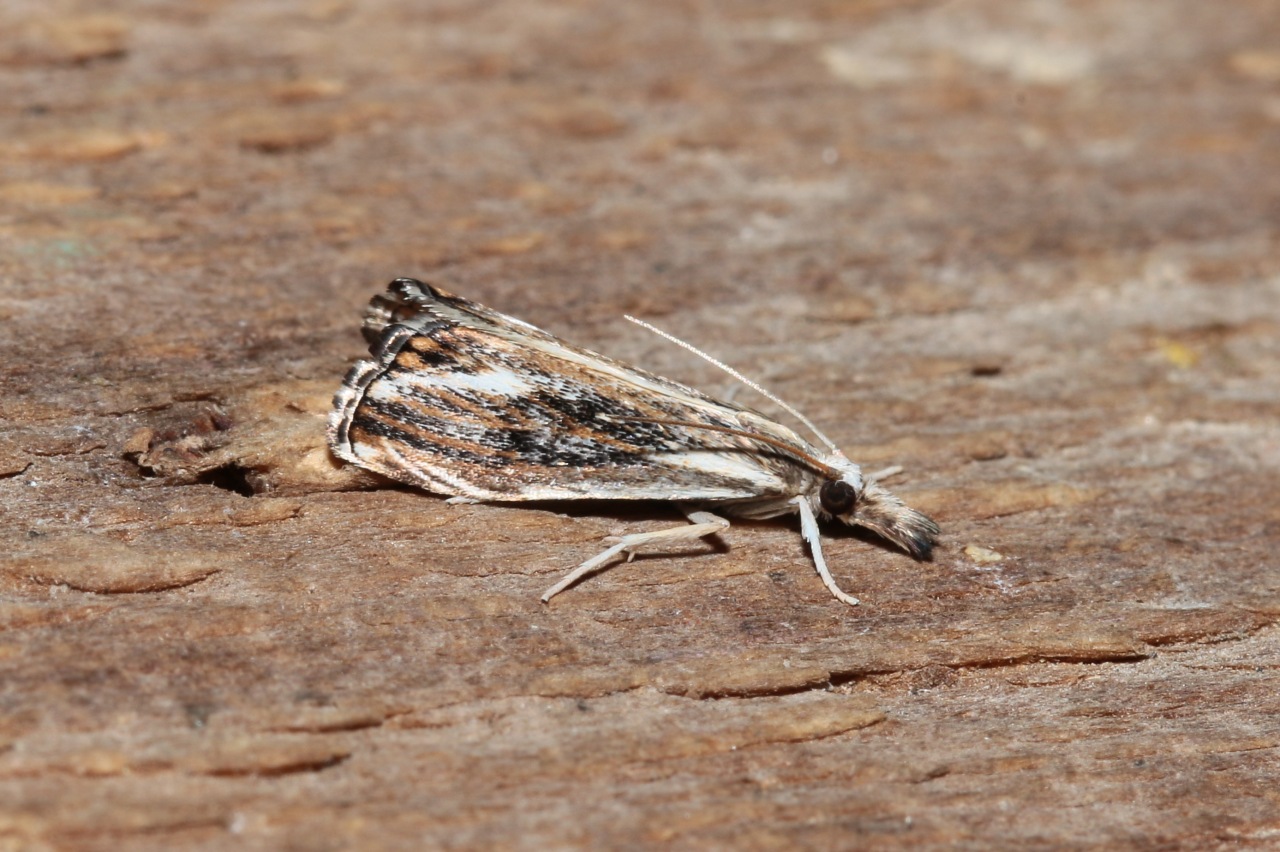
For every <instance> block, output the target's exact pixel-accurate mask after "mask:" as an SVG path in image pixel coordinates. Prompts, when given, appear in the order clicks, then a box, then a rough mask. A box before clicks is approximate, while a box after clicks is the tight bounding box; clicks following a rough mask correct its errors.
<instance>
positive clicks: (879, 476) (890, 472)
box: [867, 464, 904, 482]
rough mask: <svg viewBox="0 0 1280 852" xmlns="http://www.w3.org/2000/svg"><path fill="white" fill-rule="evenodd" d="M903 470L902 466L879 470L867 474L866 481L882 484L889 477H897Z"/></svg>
mask: <svg viewBox="0 0 1280 852" xmlns="http://www.w3.org/2000/svg"><path fill="white" fill-rule="evenodd" d="M903 470H904V468H903V467H902V465H900V464H895V465H893V466H892V467H885V468H881V469H880V470H877V471H876V472H875V473H868V474H867V479H869V480H871V481H872V482H884V481H885V480H886V479H888V478H889V477H891V476H897V475H898V474H900V473H902V471H903Z"/></svg>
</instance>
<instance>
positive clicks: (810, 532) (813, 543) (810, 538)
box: [791, 496, 859, 606]
mask: <svg viewBox="0 0 1280 852" xmlns="http://www.w3.org/2000/svg"><path fill="white" fill-rule="evenodd" d="M791 502H792V503H794V504H795V505H796V508H797V509H799V510H800V535H802V536H804V540H805V541H807V542H808V543H809V550H810V551H811V552H812V553H813V566H814V567H815V568H817V569H818V576H819V577H821V578H822V582H823V583H825V584H826V586H827V591H829V592H831V594H833V595H835V598H836V600H838V601H841V602H842V603H847V604H848V605H849V606H857V605H858V603H859V601H858V599H857V598H855V597H854V596H853V595H851V594H849V593H848V592H846V591H844V590H843V589H841V588H840V587H839V586H837V585H836V581H835V578H834V577H832V576H831V572H830V571H828V570H827V560H825V559H823V558H822V541H821V535H822V534H821V532H820V531H819V530H818V518H817V517H816V516H815V515H814V514H813V507H812V506H810V505H809V499H808V498H807V497H803V496H801V497H796V498H795V499H793V500H792V501H791Z"/></svg>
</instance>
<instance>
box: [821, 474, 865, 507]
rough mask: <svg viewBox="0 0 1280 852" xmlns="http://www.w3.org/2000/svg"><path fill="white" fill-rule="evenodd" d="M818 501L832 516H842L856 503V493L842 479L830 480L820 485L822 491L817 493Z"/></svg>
mask: <svg viewBox="0 0 1280 852" xmlns="http://www.w3.org/2000/svg"><path fill="white" fill-rule="evenodd" d="M818 500H819V501H821V503H822V508H823V509H825V510H826V511H828V512H830V513H831V514H833V515H843V514H844V513H845V512H847V511H849V510H850V509H852V508H853V504H854V503H856V502H858V492H857V491H855V490H854V488H853V486H852V485H850V484H849V483H847V482H845V481H844V480H842V479H831V480H828V481H826V482H824V483H822V489H821V490H820V491H818Z"/></svg>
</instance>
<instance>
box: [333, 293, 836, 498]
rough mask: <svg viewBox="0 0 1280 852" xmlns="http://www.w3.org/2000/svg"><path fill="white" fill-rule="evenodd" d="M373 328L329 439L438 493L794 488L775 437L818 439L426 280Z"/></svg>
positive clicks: (717, 494)
mask: <svg viewBox="0 0 1280 852" xmlns="http://www.w3.org/2000/svg"><path fill="white" fill-rule="evenodd" d="M365 335H366V337H368V338H369V339H370V340H371V342H372V346H371V353H372V355H373V358H372V360H367V361H360V362H358V363H357V364H356V365H355V366H354V367H353V368H352V370H351V371H350V373H348V375H347V378H346V380H345V381H344V382H343V387H342V389H341V390H340V391H339V393H338V395H337V397H336V398H335V400H334V411H333V413H332V414H331V416H330V423H329V441H330V446H331V447H332V449H333V451H334V453H335V454H336V455H337V456H338V457H340V458H343V459H345V460H347V461H351V462H354V463H356V464H359V465H361V466H362V467H365V468H368V469H370V470H373V471H376V472H378V473H381V474H383V475H385V476H388V477H391V478H393V479H396V480H399V481H402V482H406V483H409V484H412V485H416V486H418V487H421V488H425V489H427V490H429V491H432V492H435V493H439V494H449V495H455V496H463V497H470V498H473V499H477V500H495V501H506V500H512V501H516V500H560V499H581V498H614V499H619V498H621V499H654V500H691V501H696V500H735V499H738V500H745V499H752V498H767V497H777V496H789V495H793V494H796V493H800V491H799V489H800V488H801V487H802V486H803V485H804V484H805V483H807V482H808V481H810V480H811V477H812V474H811V472H810V471H809V470H808V469H806V468H805V466H804V465H803V464H802V463H801V462H800V461H799V460H798V457H797V455H795V454H791V453H788V452H785V451H784V450H782V449H780V447H779V446H778V445H779V444H782V445H784V446H789V447H794V448H795V453H796V454H800V455H802V456H803V455H808V456H812V455H813V454H814V453H815V450H814V449H813V448H812V447H810V446H809V445H808V444H807V443H806V442H805V441H804V440H803V439H801V438H800V437H799V436H798V435H796V434H795V433H794V432H793V431H792V430H790V429H788V428H786V427H785V426H782V425H781V424H778V423H774V422H773V421H771V420H768V419H767V418H765V417H762V416H761V415H758V414H755V413H754V412H751V411H748V410H747V409H744V408H741V407H739V406H736V405H732V404H730V403H726V402H721V401H719V400H716V399H714V398H712V397H709V396H707V395H705V394H703V393H701V392H699V391H697V390H694V389H693V388H689V387H686V386H684V385H681V384H679V383H677V382H673V381H671V380H669V379H664V378H662V377H660V376H656V375H653V374H651V373H647V372H645V371H643V370H639V369H636V368H634V367H631V366H628V365H626V364H623V363H621V362H618V361H614V360H613V359H611V358H607V357H605V356H603V355H599V354H596V353H594V352H590V351H588V350H585V349H580V348H578V347H574V346H571V345H569V344H567V343H565V342H563V341H561V340H559V339H558V338H556V337H554V336H553V335H551V334H548V333H547V332H544V331H542V330H541V329H538V328H536V327H535V326H532V325H529V324H528V323H525V322H522V321H520V320H517V319H515V318H513V317H508V316H506V315H505V314H501V313H498V312H497V311H493V310H490V309H489V308H485V307H483V306H481V305H477V304H475V303H474V302H470V301H467V300H466V299H462V298H460V297H457V296H454V295H452V294H449V293H445V292H444V291H441V290H438V289H436V288H433V287H430V286H428V285H426V284H422V283H420V282H417V281H412V280H410V279H400V280H398V281H396V282H393V283H392V285H391V287H390V288H389V289H388V291H387V293H386V294H385V295H382V296H379V297H376V298H375V299H374V300H373V302H372V303H371V304H370V307H369V310H368V312H367V313H366V318H365ZM652 420H665V421H681V422H682V423H696V424H704V425H707V426H711V427H719V428H721V429H734V430H738V431H744V430H745V431H748V432H751V433H754V434H759V435H762V436H765V437H767V438H769V439H770V440H771V443H764V442H761V441H754V440H751V439H750V438H748V437H744V436H741V435H730V434H725V433H723V432H716V431H712V430H710V429H698V428H696V427H692V426H683V425H670V424H663V423H654V422H646V421H652Z"/></svg>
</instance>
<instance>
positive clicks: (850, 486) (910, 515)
mask: <svg viewBox="0 0 1280 852" xmlns="http://www.w3.org/2000/svg"><path fill="white" fill-rule="evenodd" d="M818 506H819V507H820V508H821V510H822V512H823V513H825V514H827V515H832V516H834V517H836V518H839V519H840V520H842V521H844V522H845V523H846V524H849V525H851V526H856V527H865V528H866V529H869V530H871V531H872V532H874V533H876V534H877V535H881V536H884V537H885V538H887V539H889V541H892V542H893V543H894V544H896V545H898V546H899V547H901V548H902V549H903V550H905V551H907V552H908V553H910V554H911V555H912V556H914V557H915V558H916V559H928V558H929V554H930V553H932V552H933V545H934V543H935V542H936V541H937V538H938V534H939V532H940V530H939V529H938V525H937V524H935V523H934V522H933V521H931V520H930V519H929V518H927V517H926V516H924V515H922V514H920V513H919V512H917V511H916V510H915V509H912V508H911V507H910V506H908V505H907V504H906V503H903V502H902V501H901V500H899V499H898V498H897V497H895V496H894V495H893V494H892V493H890V492H889V491H887V490H886V489H884V488H882V487H881V486H880V485H879V483H877V482H876V481H875V480H873V479H868V480H866V481H863V480H862V479H861V477H858V478H856V479H855V478H854V477H841V478H840V479H828V480H827V481H825V482H823V483H822V486H821V487H820V488H819V489H818Z"/></svg>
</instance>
